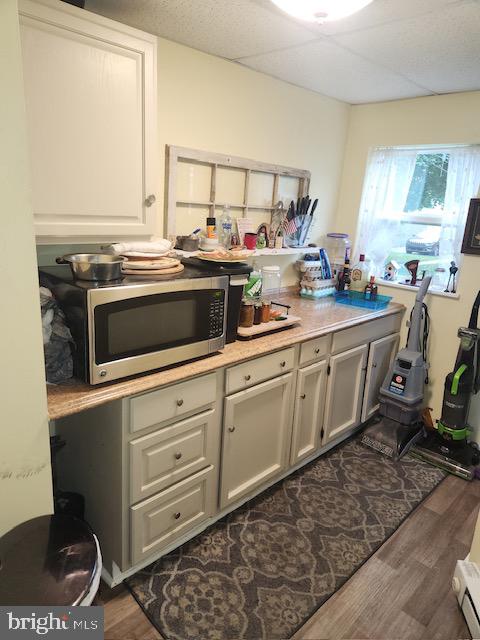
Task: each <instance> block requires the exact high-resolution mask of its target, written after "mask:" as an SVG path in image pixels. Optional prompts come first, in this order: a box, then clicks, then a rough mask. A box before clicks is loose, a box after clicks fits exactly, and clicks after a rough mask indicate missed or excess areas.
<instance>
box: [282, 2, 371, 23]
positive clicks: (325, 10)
mask: <svg viewBox="0 0 480 640" xmlns="http://www.w3.org/2000/svg"><path fill="white" fill-rule="evenodd" d="M372 1H373V0H272V2H273V3H274V4H276V5H277V7H278V8H279V9H281V10H282V11H285V13H289V14H290V15H291V16H293V17H294V18H299V19H300V20H307V21H308V22H317V23H320V24H322V23H323V22H330V21H333V20H340V19H341V18H346V17H347V16H350V15H351V14H352V13H355V12H357V11H360V9H363V8H364V7H366V6H367V4H370V3H371V2H372Z"/></svg>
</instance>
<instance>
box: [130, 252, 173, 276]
mask: <svg viewBox="0 0 480 640" xmlns="http://www.w3.org/2000/svg"><path fill="white" fill-rule="evenodd" d="M123 255H124V257H125V261H124V263H123V265H122V273H123V274H124V275H128V276H140V277H141V276H169V275H173V274H175V273H181V272H182V271H183V270H184V268H185V267H184V266H183V264H182V263H181V262H180V260H178V259H177V258H172V257H170V256H154V257H152V256H139V255H138V254H136V255H134V256H133V255H125V254H123Z"/></svg>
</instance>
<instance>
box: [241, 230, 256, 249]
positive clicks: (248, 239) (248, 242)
mask: <svg viewBox="0 0 480 640" xmlns="http://www.w3.org/2000/svg"><path fill="white" fill-rule="evenodd" d="M243 243H244V245H245V246H246V247H247V249H255V247H256V246H257V234H256V233H246V234H245V237H244V239H243Z"/></svg>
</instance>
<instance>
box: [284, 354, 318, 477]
mask: <svg viewBox="0 0 480 640" xmlns="http://www.w3.org/2000/svg"><path fill="white" fill-rule="evenodd" d="M326 380H327V363H326V361H325V360H322V361H321V362H318V363H317V364H312V365H310V366H309V367H304V368H303V369H299V371H298V378H297V387H296V392H295V413H294V419H293V434H292V450H291V453H290V463H291V464H292V465H294V464H296V463H297V462H300V460H302V459H303V458H306V457H307V456H308V455H310V454H312V453H314V451H315V450H316V449H318V447H319V446H320V432H321V429H322V426H323V413H324V407H325V389H326Z"/></svg>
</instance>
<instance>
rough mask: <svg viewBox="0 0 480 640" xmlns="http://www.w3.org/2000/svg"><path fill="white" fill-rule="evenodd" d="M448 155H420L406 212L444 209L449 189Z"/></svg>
mask: <svg viewBox="0 0 480 640" xmlns="http://www.w3.org/2000/svg"><path fill="white" fill-rule="evenodd" d="M448 159H449V156H448V154H445V153H419V154H418V155H417V160H416V163H415V171H414V173H413V178H412V182H411V183H410V190H409V192H408V196H407V202H406V204H405V209H404V211H405V212H410V211H421V210H422V209H435V208H442V209H443V205H444V204H445V190H446V188H447V173H448Z"/></svg>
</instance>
